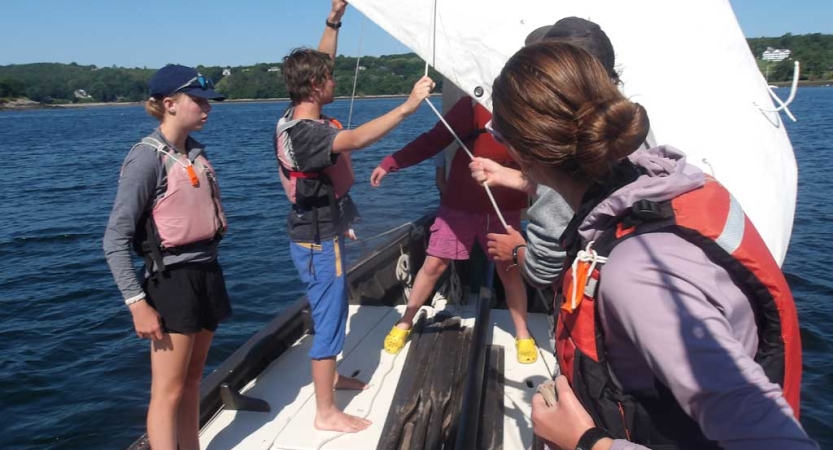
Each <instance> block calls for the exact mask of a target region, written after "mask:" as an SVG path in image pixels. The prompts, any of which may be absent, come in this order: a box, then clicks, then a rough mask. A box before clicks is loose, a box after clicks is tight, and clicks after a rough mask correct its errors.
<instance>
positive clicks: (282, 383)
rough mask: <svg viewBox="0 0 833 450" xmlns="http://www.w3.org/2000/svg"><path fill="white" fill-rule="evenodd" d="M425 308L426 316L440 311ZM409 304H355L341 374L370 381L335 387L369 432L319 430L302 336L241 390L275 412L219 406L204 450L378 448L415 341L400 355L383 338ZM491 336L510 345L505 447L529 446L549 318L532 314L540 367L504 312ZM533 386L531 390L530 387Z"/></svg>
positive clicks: (497, 313)
mask: <svg viewBox="0 0 833 450" xmlns="http://www.w3.org/2000/svg"><path fill="white" fill-rule="evenodd" d="M437 306H438V307H437V308H424V309H425V311H426V313H427V314H428V316H429V317H431V316H433V314H434V313H435V312H438V311H440V310H441V309H442V307H441V306H440V305H437ZM403 309H404V306H400V307H397V308H389V307H373V306H350V318H349V320H348V325H347V339H346V341H345V345H344V351H343V352H342V354H340V355H339V357H338V370H339V373H342V374H345V375H348V376H349V375H352V374H354V373H355V372H357V371H358V375H357V377H358V378H360V379H362V380H366V381H369V384H370V387H369V389H367V390H365V391H361V392H359V391H336V394H335V399H336V403H337V405H338V406H339V407H341V408H343V409H344V410H345V411H346V412H347V413H349V414H354V415H357V416H361V417H366V418H367V419H368V420H370V421H372V422H373V425H371V426H370V428H368V429H367V430H365V431H362V432H360V433H355V434H341V433H335V432H326V431H319V430H316V429H315V427H314V426H313V420H314V418H315V396H314V391H313V385H312V377H311V374H310V361H309V357H308V356H307V353H308V351H309V347H310V345H311V343H312V337H311V336H304V337H303V338H301V339H300V340H299V341H298V342H297V343H295V345H294V346H293V347H292V348H291V349H290V350H289V351H287V352H286V353H284V354H283V355H282V356H281V357H280V358H279V359H278V360H276V361H275V362H273V363H272V364H271V365H270V366H269V367H268V368H267V369H266V370H264V372H263V373H262V374H261V375H260V377H259V378H257V379H256V380H254V381H252V382H251V383H250V384H249V385H248V386H246V387H245V388H244V389H243V390H242V393H243V394H245V395H249V396H253V397H257V398H261V399H264V400H266V401H267V402H269V404H270V405H271V409H272V411H271V412H269V413H262V412H245V411H242V412H241V411H225V410H223V411H221V412H220V413H219V414H218V415H217V416H215V417H214V418H213V419H212V420H211V422H210V423H208V424H206V426H205V427H204V428H203V431H202V433H201V436H200V444H201V447H202V448H203V449H206V450H230V449H238V450H290V449H291V450H316V449H327V450H337V449H338V450H369V449H373V448H375V447H376V445H377V443H378V441H379V437H380V436H381V433H382V429H383V427H384V425H385V420H386V418H387V414H388V409H389V407H390V404H391V401H392V400H393V397H394V393H395V391H396V386H397V383H398V381H399V375H400V373H401V372H402V369H403V366H404V364H405V360H406V357H407V352H408V350H409V348H410V343H409V344H408V345H406V346H405V348H404V349H403V350H402V352H400V353H399V355H396V356H392V355H389V354H387V353H385V352H384V350H382V342H383V341H384V338H385V335H386V334H387V333H388V331H389V330H390V328H391V327H392V326H393V325H394V324H395V323H396V321H397V320H398V319H399V317H401V314H402V311H403ZM449 310H450V312H452V313H454V314H455V315H459V316H460V317H462V318H463V325H464V326H472V325H473V322H474V319H473V316H474V309H473V307H464V308H462V309H458V308H457V307H454V306H452V307H450V308H449ZM491 320H492V324H493V326H492V328H491V332H490V340H491V343H492V344H493V345H502V346H503V347H504V348H505V352H506V353H505V362H504V364H505V369H504V377H505V386H504V408H505V414H504V432H503V435H504V445H503V448H504V449H506V450H521V449H528V448H530V447H531V446H532V422H531V421H530V411H531V403H530V402H531V399H532V395H533V394H534V393H535V388H536V387H537V385H538V384H539V383H541V382H543V381H544V380H546V379H549V378H550V370H551V368H553V367H555V359H554V357H553V352H552V348H550V347H551V345H550V340H549V325H548V321H547V317H546V316H545V315H542V314H530V317H529V329H530V330H531V332H532V334H533V336H534V337H535V340H536V341H537V342H538V345H539V346H540V347H541V348H542V352H541V356H539V359H538V361H537V362H536V363H535V364H529V365H524V364H518V362H517V359H516V357H515V345H514V337H513V327H512V321H511V318H510V316H509V312H508V311H506V310H492V312H491ZM530 386H531V387H530Z"/></svg>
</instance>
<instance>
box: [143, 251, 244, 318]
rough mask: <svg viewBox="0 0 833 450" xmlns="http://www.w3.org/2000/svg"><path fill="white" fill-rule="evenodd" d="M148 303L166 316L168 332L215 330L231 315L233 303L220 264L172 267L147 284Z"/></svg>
mask: <svg viewBox="0 0 833 450" xmlns="http://www.w3.org/2000/svg"><path fill="white" fill-rule="evenodd" d="M144 289H145V293H146V294H147V302H148V304H150V305H151V306H153V307H154V309H156V311H157V312H158V313H159V315H160V316H162V329H163V330H165V332H166V333H179V334H190V333H196V332H199V331H200V330H208V331H214V330H216V329H217V325H218V324H219V322H220V321H222V320H224V319H226V318H228V317H229V316H231V302H230V301H229V298H228V292H226V282H225V281H224V280H223V270H222V269H221V268H220V265H219V264H218V263H217V261H216V260H215V261H212V262H207V263H185V264H178V265H175V266H171V267H168V269H167V270H166V271H165V272H164V273H158V274H156V276H155V277H154V278H153V279H148V280H146V281H145V286H144Z"/></svg>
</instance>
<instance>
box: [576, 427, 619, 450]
mask: <svg viewBox="0 0 833 450" xmlns="http://www.w3.org/2000/svg"><path fill="white" fill-rule="evenodd" d="M604 438H610V439H613V436H611V435H610V433H608V432H607V431H605V430H603V429H601V428H598V427H593V428H591V429H589V430H587V431H585V432H584V434H582V435H581V438H580V439H579V440H578V444H576V450H590V449H592V448H593V446H594V445H596V442H599V441H600V440H602V439H604Z"/></svg>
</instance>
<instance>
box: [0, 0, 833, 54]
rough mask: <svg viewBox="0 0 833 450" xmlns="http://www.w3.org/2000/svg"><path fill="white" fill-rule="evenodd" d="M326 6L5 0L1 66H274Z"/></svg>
mask: <svg viewBox="0 0 833 450" xmlns="http://www.w3.org/2000/svg"><path fill="white" fill-rule="evenodd" d="M454 1H472V2H473V3H474V4H476V0H454ZM553 1H555V0H553ZM577 1H578V0H577ZM669 1H677V0H669ZM691 1H697V0H691ZM730 2H731V4H732V7H733V8H734V10H735V15H736V16H737V17H738V21H739V22H740V25H741V28H742V29H743V32H744V34H745V35H746V36H747V37H760V36H781V35H783V34H785V33H793V34H805V33H829V34H833V0H793V1H790V2H784V1H783V0H730ZM330 5H331V2H330V0H271V1H268V0H233V1H231V0H199V1H193V0H192V1H187V2H186V1H182V0H141V1H125V0H80V1H69V0H3V1H2V4H0V11H2V21H0V65H6V64H26V63H34V62H60V63H70V62H76V63H78V64H84V65H86V64H95V65H97V66H111V65H117V66H122V67H148V68H158V67H161V66H163V65H165V64H167V63H172V62H173V63H179V64H185V65H190V66H196V65H199V64H202V65H206V66H240V65H251V64H256V63H261V62H267V63H269V62H278V61H280V59H281V58H282V57H283V56H284V55H285V54H287V53H289V51H290V50H291V49H292V48H295V47H300V46H311V47H315V46H317V44H318V40H319V39H320V37H321V33H322V31H323V28H324V21H325V19H326V17H327V13H328V12H329V9H330ZM343 23H344V26H343V27H342V28H341V33H340V37H339V47H338V52H339V54H344V55H349V56H355V55H358V54H361V55H374V56H378V55H385V54H396V53H405V52H408V51H409V50H408V49H407V48H406V47H405V46H403V45H402V44H400V43H399V42H398V41H396V40H395V39H394V38H392V37H391V36H390V35H388V34H387V33H385V32H384V31H383V30H381V29H380V28H379V27H377V26H375V25H374V24H373V23H371V22H370V21H369V20H367V19H364V17H363V16H362V15H361V13H359V12H358V11H357V10H355V9H353V8H349V7H348V11H347V13H346V14H345V17H344V19H343ZM704 32H705V30H704ZM360 44H361V52H359V47H360Z"/></svg>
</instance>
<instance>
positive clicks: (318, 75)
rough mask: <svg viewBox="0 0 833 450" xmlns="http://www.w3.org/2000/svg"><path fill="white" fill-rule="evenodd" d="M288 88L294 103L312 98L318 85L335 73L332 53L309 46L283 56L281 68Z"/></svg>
mask: <svg viewBox="0 0 833 450" xmlns="http://www.w3.org/2000/svg"><path fill="white" fill-rule="evenodd" d="M281 73H282V74H283V80H284V82H285V83H286V90H287V91H289V98H290V99H291V100H292V103H293V104H298V103H300V102H301V101H303V100H306V99H308V98H310V96H311V95H312V92H313V91H314V90H315V88H316V87H318V86H320V85H322V84H324V82H325V81H327V78H328V77H331V76H332V73H333V59H332V58H330V55H328V54H326V53H324V52H319V51H318V50H312V49H308V48H296V49H295V50H292V53H290V54H289V55H287V56H285V57H284V58H283V67H282V68H281Z"/></svg>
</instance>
